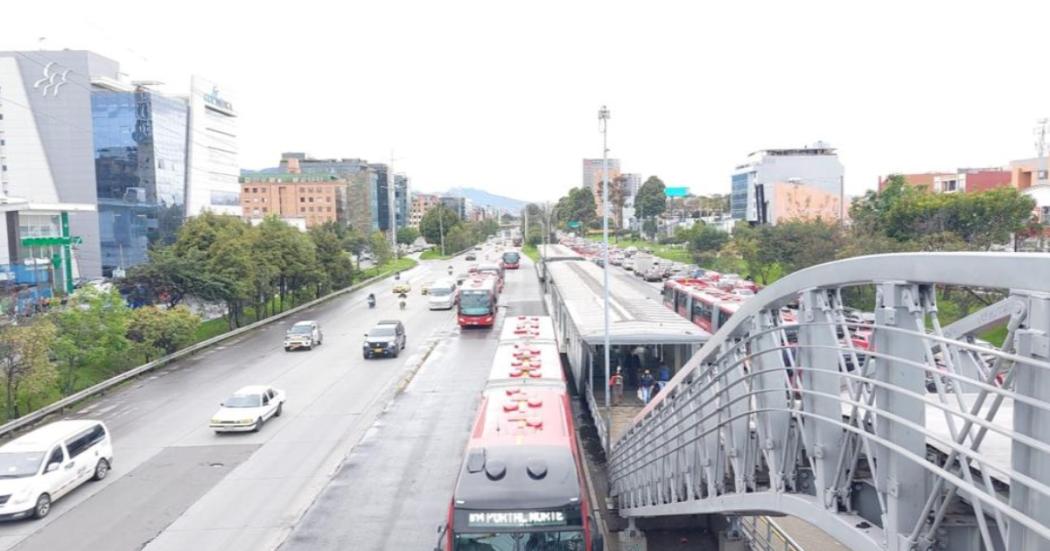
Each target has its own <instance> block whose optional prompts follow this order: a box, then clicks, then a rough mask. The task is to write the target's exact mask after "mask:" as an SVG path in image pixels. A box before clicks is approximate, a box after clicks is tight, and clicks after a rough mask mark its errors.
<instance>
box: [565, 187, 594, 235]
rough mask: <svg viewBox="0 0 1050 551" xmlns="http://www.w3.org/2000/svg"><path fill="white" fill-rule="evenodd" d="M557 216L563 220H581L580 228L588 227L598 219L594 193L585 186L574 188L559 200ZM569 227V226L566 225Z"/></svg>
mask: <svg viewBox="0 0 1050 551" xmlns="http://www.w3.org/2000/svg"><path fill="white" fill-rule="evenodd" d="M556 208H557V216H558V219H559V220H561V221H562V222H565V223H566V224H568V223H569V222H579V226H578V228H588V227H590V226H591V225H592V223H594V222H595V221H597V220H598V217H597V214H596V213H595V209H596V208H597V207H596V206H595V203H594V193H592V192H591V190H590V189H588V188H585V187H578V188H572V189H570V190H569V193H568V194H567V195H565V196H564V197H562V198H561V199H559V200H558V206H557V207H556ZM566 227H568V226H566Z"/></svg>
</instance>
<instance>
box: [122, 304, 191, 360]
mask: <svg viewBox="0 0 1050 551" xmlns="http://www.w3.org/2000/svg"><path fill="white" fill-rule="evenodd" d="M200 323H201V320H200V318H199V317H197V315H196V314H194V313H193V312H190V310H189V309H188V308H186V307H185V306H179V307H176V308H171V309H168V310H161V309H160V308H157V307H155V306H147V307H145V308H137V309H135V310H132V311H131V316H130V319H129V322H128V333H127V336H128V339H129V340H130V341H131V342H133V343H134V345H133V346H134V348H135V349H136V350H137V351H138V352H139V353H140V354H142V355H143V357H144V358H145V360H146V361H147V362H149V361H151V360H154V359H156V358H157V357H159V356H162V355H164V354H172V353H174V352H175V351H177V350H178V349H180V348H182V347H184V346H187V345H188V344H190V343H191V342H193V337H194V335H195V334H196V332H197V328H198V327H199V326H200Z"/></svg>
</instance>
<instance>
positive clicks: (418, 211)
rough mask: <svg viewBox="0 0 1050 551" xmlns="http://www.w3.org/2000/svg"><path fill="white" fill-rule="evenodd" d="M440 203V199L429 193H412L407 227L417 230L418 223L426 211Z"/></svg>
mask: <svg viewBox="0 0 1050 551" xmlns="http://www.w3.org/2000/svg"><path fill="white" fill-rule="evenodd" d="M440 202H441V198H440V197H439V196H437V195H433V194H430V193H413V194H412V201H411V204H412V206H411V208H410V211H409V215H408V225H409V226H410V227H413V228H416V229H419V223H420V222H421V221H422V220H423V216H424V215H426V213H427V211H429V210H430V209H431V208H433V207H434V206H435V205H437V204H438V203H440Z"/></svg>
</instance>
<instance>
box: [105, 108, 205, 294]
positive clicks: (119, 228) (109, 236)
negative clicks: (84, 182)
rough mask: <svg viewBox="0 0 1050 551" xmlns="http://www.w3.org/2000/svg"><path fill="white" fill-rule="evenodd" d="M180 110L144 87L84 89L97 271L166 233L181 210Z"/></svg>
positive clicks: (163, 239) (137, 259)
mask: <svg viewBox="0 0 1050 551" xmlns="http://www.w3.org/2000/svg"><path fill="white" fill-rule="evenodd" d="M187 113H188V106H187V104H186V102H185V101H182V100H179V99H174V98H168V97H165V96H162V95H160V94H157V93H154V92H151V91H149V90H145V89H139V90H137V91H134V92H118V91H111V90H94V91H92V93H91V114H92V123H93V134H94V148H95V175H96V187H97V191H98V214H99V234H100V238H101V239H100V240H101V255H102V273H103V275H104V276H107V277H109V276H112V275H113V272H114V270H118V269H120V270H122V269H126V268H128V267H130V266H134V265H136V264H139V263H142V262H145V261H146V260H147V258H148V251H149V247H150V245H152V244H154V243H171V242H172V241H174V239H175V234H176V231H177V230H178V228H179V226H180V225H181V224H182V220H183V215H184V212H185V199H186V136H187V134H186V133H187V122H188V118H187Z"/></svg>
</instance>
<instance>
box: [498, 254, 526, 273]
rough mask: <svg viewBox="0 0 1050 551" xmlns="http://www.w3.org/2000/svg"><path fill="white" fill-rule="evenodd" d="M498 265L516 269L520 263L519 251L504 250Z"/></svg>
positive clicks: (507, 268)
mask: <svg viewBox="0 0 1050 551" xmlns="http://www.w3.org/2000/svg"><path fill="white" fill-rule="evenodd" d="M501 260H502V262H501V263H500V266H502V267H503V269H504V270H517V269H518V267H519V266H520V264H521V253H519V252H518V251H506V252H504V253H503V257H502V258H501Z"/></svg>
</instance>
